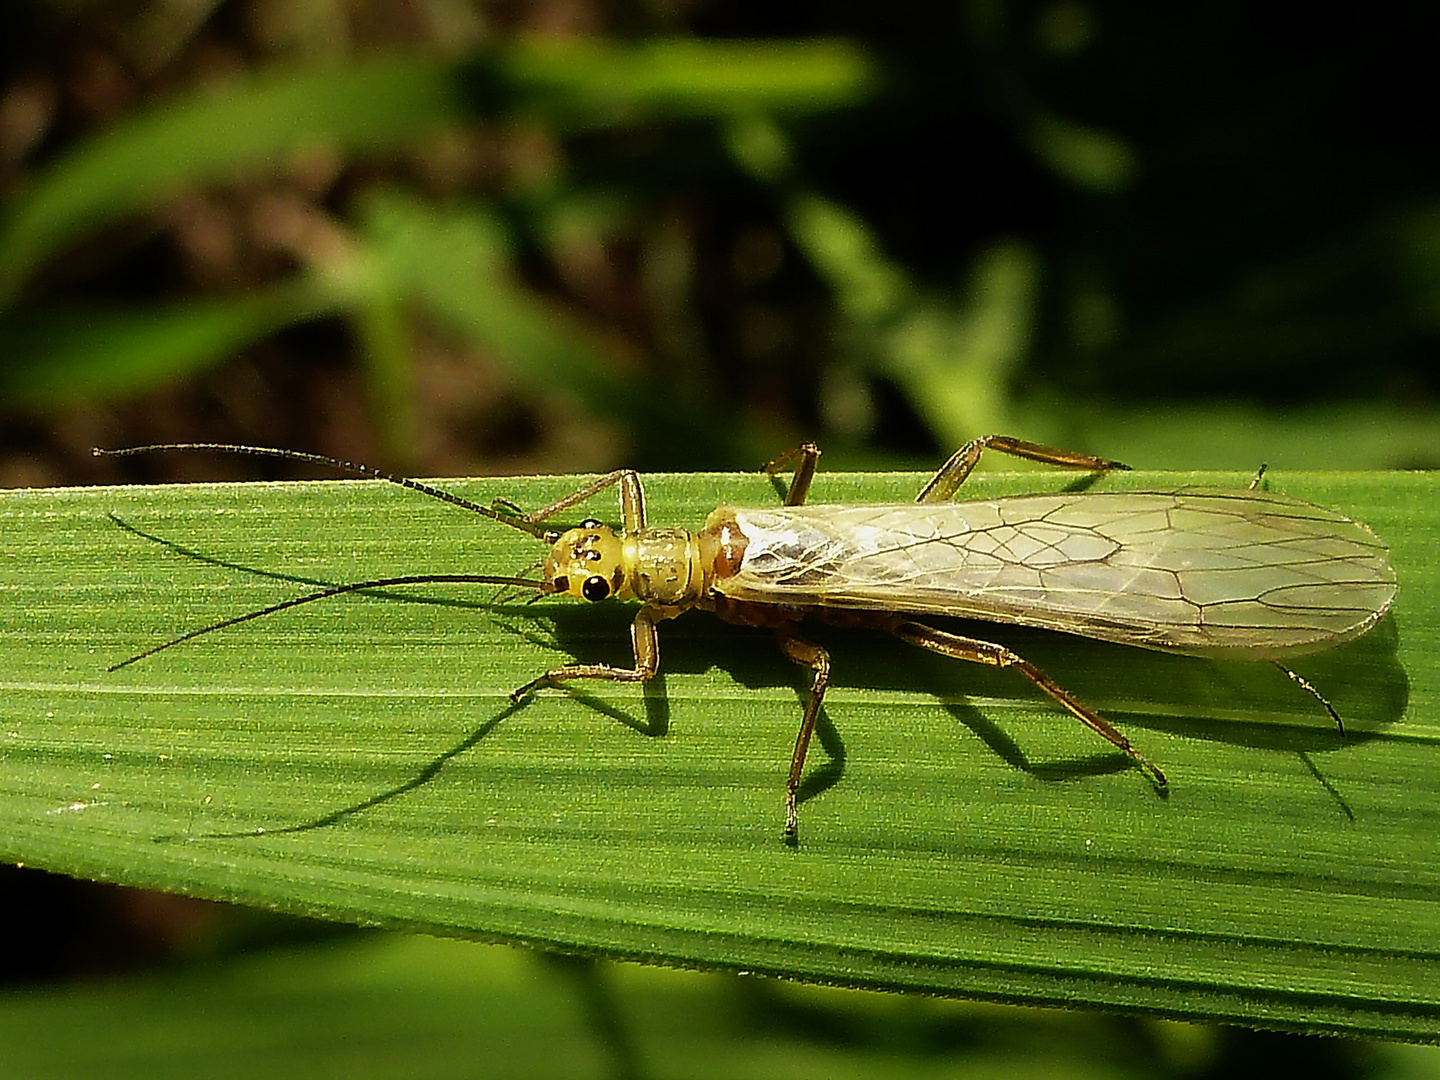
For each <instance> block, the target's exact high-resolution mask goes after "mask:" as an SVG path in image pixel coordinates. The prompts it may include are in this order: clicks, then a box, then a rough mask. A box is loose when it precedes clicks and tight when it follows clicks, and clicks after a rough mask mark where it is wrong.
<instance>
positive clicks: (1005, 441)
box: [915, 435, 1130, 503]
mask: <svg viewBox="0 0 1440 1080" xmlns="http://www.w3.org/2000/svg"><path fill="white" fill-rule="evenodd" d="M986 450H998V451H1000V453H1002V454H1009V455H1010V456H1011V457H1018V458H1028V459H1029V460H1030V461H1042V462H1044V463H1045V464H1047V465H1059V466H1062V467H1063V468H1066V469H1090V470H1091V471H1093V472H1108V471H1109V470H1111V469H1129V468H1130V466H1129V465H1122V464H1121V463H1120V462H1118V461H1110V460H1108V459H1106V458H1102V457H1095V456H1094V455H1093V454H1079V453H1076V452H1075V451H1073V450H1057V449H1055V447H1053V446H1042V445H1040V444H1039V443H1033V442H1026V441H1025V440H1024V439H1016V438H1012V437H1011V436H1009V435H982V436H980V438H978V439H971V440H970V441H969V442H968V443H966V444H965V445H964V446H962V447H961V448H960V449H959V450H956V451H955V453H954V454H953V455H952V456H951V458H950V460H949V461H947V462H945V464H944V465H942V466H940V471H939V472H937V473H936V474H935V475H934V476H933V477H932V478H931V480H930V482H929V483H928V484H926V485H925V486H924V487H923V488H921V489H920V494H919V495H916V496H915V501H916V502H917V503H929V502H944V501H945V500H946V499H948V498H950V496H952V495H954V494H955V490H956V489H957V488H958V487H959V486H960V485H961V484H963V483H964V482H965V478H966V477H967V476H969V475H970V473H971V472H973V471H974V469H975V466H976V465H977V464H979V462H980V455H981V454H983V453H984V452H985V451H986Z"/></svg>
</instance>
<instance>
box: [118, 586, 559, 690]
mask: <svg viewBox="0 0 1440 1080" xmlns="http://www.w3.org/2000/svg"><path fill="white" fill-rule="evenodd" d="M432 584H465V585H509V586H513V587H516V588H522V589H537V590H541V591H543V590H544V588H545V583H544V582H543V581H535V580H532V579H530V578H516V577H496V576H494V575H492V574H418V575H414V576H411V577H395V578H377V579H376V580H374V581H356V582H353V583H351V584H349V585H334V586H331V587H330V588H328V589H321V590H320V591H319V592H313V593H308V594H306V595H305V596H297V597H295V598H294V599H292V600H282V601H281V602H280V603H278V604H271V605H270V606H269V607H267V608H261V609H260V610H259V611H249V612H246V613H245V614H244V615H236V616H234V617H233V618H229V619H221V620H220V621H219V622H216V623H211V624H210V625H209V626H202V627H200V629H198V630H191V631H190V632H189V633H188V634H181V635H180V636H179V637H177V638H171V639H170V640H169V641H167V642H165V643H164V644H162V645H156V646H155V647H154V648H153V649H146V650H145V651H144V652H142V653H136V654H135V655H134V656H132V657H130V658H129V659H128V660H121V661H120V662H119V663H118V664H111V665H110V666H109V667H108V668H106V669H105V670H106V671H119V670H120V669H121V668H123V667H129V666H130V665H131V664H133V663H135V662H136V661H138V660H144V659H145V658H146V657H148V656H154V655H155V654H156V653H159V652H164V651H165V650H166V649H168V648H170V647H171V646H173V645H179V644H180V643H181V642H182V641H189V640H190V639H191V638H197V637H200V636H201V635H202V634H208V633H211V632H212V631H215V630H224V629H225V628H226V627H227V626H236V625H238V624H240V623H243V622H249V621H250V620H251V619H259V618H261V617H262V616H265V615H274V614H275V613H276V612H277V611H285V610H286V609H288V608H293V607H299V606H300V605H301V604H309V603H312V602H314V601H316V600H324V599H326V598H327V597H331V596H339V595H340V594H341V593H348V592H358V591H360V590H361V589H384V588H389V587H390V586H393V585H432Z"/></svg>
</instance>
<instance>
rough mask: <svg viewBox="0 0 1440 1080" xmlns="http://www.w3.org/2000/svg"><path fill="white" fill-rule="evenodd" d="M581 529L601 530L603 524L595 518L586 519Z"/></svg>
mask: <svg viewBox="0 0 1440 1080" xmlns="http://www.w3.org/2000/svg"><path fill="white" fill-rule="evenodd" d="M580 527H581V528H582V529H598V528H601V523H600V522H599V521H597V520H595V519H594V518H586V519H585V520H584V521H582V522H580Z"/></svg>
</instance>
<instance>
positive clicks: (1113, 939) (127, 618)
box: [0, 473, 1440, 1038]
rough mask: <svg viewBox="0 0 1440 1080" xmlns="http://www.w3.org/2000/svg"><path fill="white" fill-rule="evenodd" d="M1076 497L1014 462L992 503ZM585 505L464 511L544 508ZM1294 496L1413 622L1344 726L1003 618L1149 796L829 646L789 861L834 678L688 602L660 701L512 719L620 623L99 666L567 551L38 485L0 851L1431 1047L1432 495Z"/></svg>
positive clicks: (1438, 526) (11, 529)
mask: <svg viewBox="0 0 1440 1080" xmlns="http://www.w3.org/2000/svg"><path fill="white" fill-rule="evenodd" d="M1069 479H1070V478H1066V477H1056V476H1054V475H1045V474H1038V473H1037V474H1029V475H1024V476H1020V475H1013V474H1004V475H999V474H997V475H985V476H979V477H976V478H974V479H973V480H972V481H971V483H970V484H967V491H968V492H969V494H970V496H971V497H975V496H979V495H984V494H995V493H1002V492H1014V491H1020V490H1038V489H1042V488H1046V487H1049V488H1055V487H1059V486H1062V485H1063V484H1065V483H1067V482H1069ZM575 482H576V481H575V479H574V478H564V477H561V478H532V479H524V480H486V481H464V482H456V483H455V484H453V485H452V486H453V487H454V489H455V490H457V491H458V492H460V493H462V494H465V495H467V496H469V497H471V498H476V499H480V500H485V499H489V498H493V497H496V496H500V495H505V496H508V497H511V498H514V499H516V500H517V501H519V502H521V503H523V504H525V505H538V504H539V503H541V502H543V501H545V500H546V499H549V498H552V497H554V496H556V495H558V494H561V493H562V492H564V491H567V490H569V489H571V488H572V487H573V486H574V485H575ZM918 482H919V480H918V478H916V477H913V476H895V475H875V476H839V475H825V476H822V477H821V479H820V480H819V481H818V482H817V485H816V490H815V492H814V494H813V498H814V499H815V500H816V501H845V502H854V501H877V500H896V499H904V498H907V497H908V496H910V495H912V494H913V492H914V491H915V490H916V488H917V486H918ZM1237 482H1238V478H1237V477H1235V476H1227V477H1217V476H1213V475H1212V476H1194V475H1189V474H1148V475H1147V474H1131V475H1126V476H1115V477H1109V478H1105V479H1103V480H1102V481H1100V486H1101V487H1102V488H1103V487H1115V486H1122V485H1123V486H1125V487H1156V486H1165V487H1173V486H1177V485H1182V484H1189V483H1208V484H1212V485H1214V484H1224V483H1229V484H1230V485H1232V486H1234V485H1235V484H1236V483H1237ZM1272 486H1273V487H1275V488H1276V489H1279V490H1282V491H1284V492H1286V493H1288V494H1292V495H1296V496H1299V497H1302V498H1309V499H1312V500H1314V501H1316V502H1320V503H1323V504H1326V505H1330V506H1334V507H1336V508H1339V509H1341V510H1343V511H1346V512H1348V513H1351V514H1353V515H1354V516H1356V517H1358V518H1359V519H1361V520H1363V521H1366V522H1367V523H1368V524H1370V525H1371V526H1372V527H1374V528H1375V529H1376V531H1377V532H1379V533H1380V535H1381V536H1383V537H1385V538H1386V539H1387V540H1388V541H1389V542H1390V543H1391V545H1392V548H1393V550H1394V557H1395V562H1396V565H1397V568H1398V571H1399V575H1400V582H1401V591H1400V598H1399V601H1398V603H1397V608H1396V613H1395V617H1394V618H1393V619H1391V620H1387V622H1386V623H1384V624H1382V626H1381V627H1380V628H1379V629H1378V630H1377V631H1376V632H1375V633H1373V634H1372V635H1370V636H1368V637H1367V638H1365V639H1362V640H1361V641H1360V642H1357V643H1354V644H1353V645H1350V646H1347V647H1345V648H1343V649H1341V650H1337V651H1335V652H1332V653H1329V654H1323V655H1321V656H1318V657H1313V658H1308V660H1307V661H1306V662H1304V663H1297V664H1296V667H1297V668H1298V669H1299V670H1300V671H1301V673H1302V674H1304V675H1306V676H1307V677H1309V678H1310V679H1311V680H1312V681H1314V682H1315V683H1316V684H1317V685H1318V686H1319V687H1320V688H1321V689H1322V690H1323V691H1324V692H1325V693H1326V694H1327V695H1328V696H1329V697H1330V698H1331V699H1332V700H1333V701H1334V702H1335V704H1336V706H1337V708H1339V710H1340V711H1341V713H1342V714H1343V715H1344V716H1345V717H1346V719H1347V722H1348V723H1349V727H1350V732H1349V734H1348V736H1347V737H1345V738H1343V739H1342V738H1341V737H1340V736H1338V735H1337V734H1336V733H1335V732H1334V730H1333V728H1332V727H1331V726H1329V725H1328V724H1327V722H1326V720H1325V718H1324V717H1323V715H1317V713H1318V712H1319V710H1318V707H1317V706H1316V705H1315V703H1314V702H1313V701H1312V700H1311V699H1309V698H1308V697H1307V696H1306V695H1304V694H1302V693H1300V692H1298V691H1297V690H1296V689H1295V688H1294V687H1293V686H1292V685H1291V684H1290V683H1289V681H1288V680H1287V679H1285V678H1284V676H1283V675H1281V674H1279V673H1278V672H1275V671H1274V670H1273V669H1272V668H1269V667H1268V666H1265V665H1243V664H1242V665H1220V664H1214V663H1209V662H1205V661H1200V660H1193V659H1188V658H1183V657H1171V656H1164V655H1159V654H1151V653H1146V652H1142V651H1139V650H1133V649H1126V648H1120V647H1110V646H1103V645H1098V644H1094V643H1090V642H1085V641H1081V640H1078V639H1075V640H1072V639H1069V638H1066V637H1063V636H1059V635H1046V634H1041V633H1038V632H1028V633H1027V632H1022V631H1019V630H1013V629H1007V628H1000V629H997V630H996V631H995V636H996V637H997V638H998V639H999V640H1002V641H1004V642H1006V643H1007V644H1010V645H1012V646H1013V647H1015V648H1017V650H1019V651H1021V652H1022V653H1023V654H1025V655H1027V656H1029V657H1030V658H1031V659H1033V660H1034V661H1036V662H1037V663H1038V664H1040V665H1041V666H1042V667H1044V668H1046V669H1047V670H1049V671H1050V673H1051V674H1052V675H1053V676H1055V677H1056V678H1057V680H1059V681H1060V682H1061V683H1062V684H1063V685H1065V686H1067V687H1068V688H1069V689H1071V690H1072V691H1074V692H1075V693H1077V694H1078V695H1080V696H1081V697H1082V698H1083V699H1085V700H1087V701H1089V702H1090V703H1091V704H1093V705H1095V706H1097V707H1098V708H1100V709H1101V710H1102V711H1104V712H1107V713H1108V714H1109V715H1110V718H1111V719H1113V720H1115V721H1116V722H1117V723H1119V724H1120V725H1121V726H1122V727H1123V728H1124V729H1125V730H1126V732H1127V733H1128V734H1129V735H1130V737H1131V738H1132V739H1133V740H1134V741H1135V742H1136V743H1137V745H1139V746H1140V747H1141V748H1142V750H1144V751H1145V752H1146V753H1147V754H1148V755H1149V756H1151V757H1152V758H1153V759H1154V760H1156V761H1157V762H1158V763H1160V764H1161V765H1163V766H1164V767H1165V769H1166V771H1167V772H1168V773H1169V775H1170V777H1171V781H1172V792H1171V794H1170V797H1169V798H1168V799H1163V800H1162V799H1160V798H1158V797H1156V796H1155V795H1154V794H1153V793H1152V792H1151V790H1150V789H1149V787H1148V785H1147V784H1146V783H1145V782H1144V780H1143V779H1142V778H1141V776H1140V775H1139V774H1138V773H1136V772H1134V771H1133V770H1131V769H1129V768H1128V767H1126V764H1125V761H1124V759H1121V758H1117V756H1116V755H1114V754H1112V753H1111V752H1109V748H1108V747H1107V746H1105V744H1103V743H1100V742H1098V740H1095V738H1094V737H1093V736H1092V735H1090V734H1089V733H1087V732H1086V731H1084V730H1083V729H1082V728H1081V727H1080V726H1079V725H1077V724H1075V723H1074V722H1072V721H1070V720H1068V719H1067V718H1066V717H1065V716H1064V715H1063V714H1060V713H1058V712H1057V711H1056V710H1055V709H1054V708H1053V706H1051V705H1050V704H1049V703H1048V701H1046V700H1045V699H1043V698H1041V697H1039V696H1038V695H1037V694H1035V693H1033V692H1032V691H1031V690H1030V688H1029V687H1028V684H1026V683H1025V682H1024V681H1023V680H1021V679H1019V678H1018V677H1015V676H1013V675H1011V674H1008V673H1005V672H996V671H990V670H984V669H978V668H973V667H971V666H969V665H962V664H956V663H953V662H947V661H945V660H943V659H942V658H939V657H932V656H928V655H922V654H919V653H917V652H916V651H913V650H908V651H907V650H906V648H905V647H903V646H901V645H900V644H898V643H892V642H889V641H886V640H882V639H879V638H877V637H875V636H874V635H867V634H863V633H859V632H855V633H850V632H840V631H835V630H831V629H827V628H824V627H820V628H817V629H816V631H815V636H816V638H817V639H818V640H820V641H821V642H822V643H823V644H825V645H826V646H827V647H829V648H830V649H831V651H832V654H833V657H834V661H835V671H834V675H833V682H832V689H831V694H830V697H829V698H827V711H828V714H829V719H830V721H831V726H830V727H829V728H827V729H826V730H822V732H821V733H820V739H819V740H818V741H817V746H816V747H815V749H813V750H812V755H811V766H810V772H809V778H808V780H807V793H808V794H809V795H810V796H811V797H809V798H808V799H807V800H806V802H805V803H804V805H802V807H801V819H800V821H801V842H800V846H799V847H798V849H795V850H791V849H789V848H787V847H785V846H784V845H783V844H782V843H781V840H780V824H781V784H782V779H783V775H784V771H785V766H786V764H787V762H788V757H789V752H790V745H791V742H792V740H793V738H794V731H795V726H796V722H797V720H798V717H799V705H798V697H799V695H800V692H801V689H802V687H803V684H804V680H803V678H802V673H801V672H800V671H799V669H796V668H794V667H793V666H791V665H789V664H787V663H786V662H785V661H783V660H782V659H781V658H780V657H779V656H778V654H777V653H776V652H775V650H774V648H773V645H772V644H771V642H770V641H769V640H768V637H767V635H765V634H764V633H763V632H758V631H750V630H745V629H741V628H731V627H726V626H723V625H721V624H719V623H717V622H716V621H714V620H712V619H708V618H707V617H705V616H703V615H701V614H691V615H687V616H685V617H684V618H681V619H679V620H676V621H675V622H674V623H667V624H665V625H664V627H663V628H662V639H661V640H662V669H663V672H664V677H663V679H661V680H657V683H656V684H652V686H651V687H649V688H648V689H646V690H642V689H640V688H636V687H618V686H610V685H595V686H588V687H585V688H584V689H583V690H574V691H571V692H562V691H549V692H546V693H543V694H541V695H540V696H539V697H537V698H536V699H535V700H534V701H532V702H530V703H528V704H526V705H523V706H521V707H519V708H513V707H511V706H510V704H509V702H508V700H507V698H506V694H507V692H508V691H509V690H510V689H512V688H513V687H515V686H517V685H519V684H521V683H523V682H525V681H526V680H527V679H529V678H531V677H532V676H533V675H535V674H536V673H537V672H538V671H540V670H542V669H544V668H545V667H546V666H549V665H553V664H555V663H557V662H561V661H563V660H564V659H566V658H568V657H571V656H578V657H583V658H585V659H587V660H609V661H614V662H620V661H624V660H625V659H626V656H627V652H628V646H627V635H626V630H625V628H626V623H627V616H626V612H625V611H624V610H621V609H612V608H608V607H607V606H606V605H597V606H595V607H580V606H574V605H565V604H563V603H561V602H551V601H545V602H541V603H536V604H531V605H524V604H521V603H517V602H515V601H513V600H507V599H506V598H504V597H496V596H494V595H492V593H491V592H490V591H489V590H486V589H470V590H465V589H457V588H454V587H449V586H446V587H438V586H437V587H434V588H420V589H414V590H407V591H405V592H403V593H402V592H400V591H398V590H397V591H394V592H393V593H390V594H387V595H385V596H351V597H347V598H343V599H336V600H330V601H325V602H322V603H319V604H315V605H310V606H306V607H301V608H298V609H295V610H291V611H287V612H285V613H283V614H280V615H277V616H274V617H272V618H269V619H262V620H257V621H254V622H251V623H247V624H245V625H244V626H240V627H234V628H231V629H229V630H226V631H222V632H220V633H217V634H214V635H211V636H209V637H206V638H202V639H199V640H196V641H191V642H188V643H186V644H185V645H183V646H180V647H178V648H176V649H173V650H171V651H169V652H166V653H164V654H162V655H159V656H156V657H152V658H151V659H149V660H147V661H144V662H142V663H140V664H137V665H134V666H133V667H129V668H126V669H123V670H121V671H118V672H114V673H107V672H106V670H105V668H106V666H107V665H108V664H111V663H114V662H116V661H118V660H122V659H124V658H125V657H127V656H129V655H131V654H133V653H135V652H137V651H139V650H141V649H144V648H146V647H148V646H150V645H153V644H155V643H157V642H159V641H163V640H165V639H166V638H167V637H171V636H174V635H175V634H177V633H179V632H182V631H184V630H187V629H191V628H194V627H196V626H200V625H204V624H205V623H207V622H209V621H213V620H214V619H217V618H223V617H226V616H229V615H233V614H237V613H241V612H244V611H246V610H249V609H252V608H256V607H260V606H264V605H266V604H269V603H273V602H276V601H279V600H283V599H286V598H288V597H291V596H295V595H298V594H301V593H304V592H306V591H308V590H310V589H312V588H315V587H317V586H318V585H319V584H321V583H330V582H338V581H353V580H357V579H363V578H370V577H385V576H395V575H399V574H421V573H427V572H433V573H456V572H467V571H468V572H488V573H499V574H509V573H516V572H518V571H521V570H523V569H524V568H525V567H526V566H527V565H529V564H531V563H533V562H534V561H535V559H536V558H538V556H539V554H540V551H539V549H538V546H537V545H535V544H534V542H533V541H530V540H529V539H528V538H527V537H525V536H523V535H521V534H519V533H514V534H507V532H506V531H505V530H503V529H502V528H501V527H500V526H497V525H495V524H494V523H492V522H488V521H483V520H479V519H476V518H474V517H470V516H467V515H465V514H463V513H461V512H459V511H457V510H455V509H453V508H451V507H447V506H444V505H442V504H438V503H436V504H432V503H430V502H428V501H426V500H423V499H421V498H419V497H417V496H415V495H413V494H412V493H409V492H405V491H402V490H399V489H395V488H391V487H389V486H385V485H381V484H376V483H364V482H360V483H348V482H337V483H310V484H250V485H193V486H183V487H134V488H102V489H74V490H58V491H18V492H11V493H7V494H5V495H4V496H3V498H0V516H3V522H4V525H3V529H4V533H3V541H0V657H3V659H0V710H3V717H0V719H3V726H0V738H3V739H4V751H3V755H0V820H3V836H4V840H3V844H0V850H3V853H4V855H5V856H6V857H7V858H10V859H12V860H16V861H23V862H25V863H28V864H31V865H36V866H41V867H45V868H49V869H53V870H60V871H64V872H68V873H73V874H77V875H82V876H88V877H95V878H102V879H107V880H116V881H122V882H125V883H129V884H135V885H145V886H151V887H157V888H162V889H168V890H173V891H178V892H187V893H193V894H197V895H202V896H209V897H217V898H223V899H230V900H237V901H241V902H245V903H252V904H263V905H274V906H279V907H282V908H286V909H290V910H295V911H301V912H309V913H314V914H320V915H325V916H329V917H333V918H338V919H347V920H352V921H356V922H362V923H378V924H386V925H397V926H409V927H417V928H423V929H427V930H432V931H437V932H443V933H453V934H461V935H471V936H479V937H486V938H497V939H511V940H529V941H541V942H550V943H556V944H560V945H564V946H570V947H578V948H583V949H594V950H598V951H601V952H605V953H609V954H612V955H622V956H635V957H644V958H649V959H654V960H661V961H667V962H674V963H682V964H697V965H704V966H717V967H724V968H745V969H756V970H764V971H773V972H777V973H784V974H787V975H792V976H796V977H801V978H810V979H820V980H830V981H836V982H843V983H848V984H855V985H864V986H874V987H890V988H908V989H921V990H933V991H939V992H943V993H952V994H958V995H970V996H981V997H989V998H996V999H1002V1000H1009V1001H1026V1002H1050V1003H1068V1004H1087V1005H1095V1006H1102V1007H1109V1008H1119V1009H1135V1010H1143V1011H1152V1012H1158V1013H1163V1014H1170V1015H1177V1016H1187V1017H1203V1018H1210V1019H1217V1020H1230V1021H1238V1022H1245V1023H1253V1024H1268V1025H1281V1026H1289V1027H1300V1028H1309V1029H1316V1030H1332V1031H1350V1032H1372V1033H1383V1034H1390V1035H1396V1036H1408V1037H1424V1038H1435V1037H1437V1036H1440V963H1437V961H1440V856H1437V851H1436V846H1435V843H1434V837H1435V835H1436V832H1437V818H1440V785H1437V784H1436V783H1435V782H1434V775H1435V770H1436V741H1437V740H1436V733H1437V713H1440V700H1437V693H1436V689H1435V688H1436V686H1437V685H1440V672H1437V667H1440V659H1437V658H1440V641H1437V625H1440V618H1437V609H1440V570H1437V568H1436V564H1435V561H1434V559H1433V552H1434V551H1435V550H1437V546H1440V480H1437V479H1436V478H1435V477H1434V476H1433V475H1430V474H1355V475H1329V474H1288V475H1287V474H1278V475H1276V476H1274V477H1273V478H1272ZM647 492H648V495H649V503H650V509H651V517H652V520H653V521H654V522H656V523H677V524H690V525H692V526H693V525H696V524H698V522H699V521H701V520H702V519H703V517H704V515H705V513H707V512H708V511H709V510H710V509H711V508H713V507H714V505H715V504H716V503H717V502H720V501H722V500H724V499H729V500H731V501H735V502H740V503H749V504H765V503H768V502H771V501H773V500H774V498H775V493H774V491H773V489H772V487H771V485H770V484H769V482H767V481H765V480H764V479H758V478H755V477H749V476H739V477H737V476H716V475H706V474H701V475H692V476H661V477H655V478H653V479H651V480H649V481H648V486H647ZM613 507H614V504H613V502H611V501H609V500H608V499H607V500H605V502H604V504H603V505H601V506H600V507H599V509H598V510H590V512H598V513H600V514H601V516H605V517H613V516H614V513H613ZM587 509H588V508H587ZM576 516H583V515H582V514H577V515H576ZM262 830H263V831H262Z"/></svg>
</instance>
